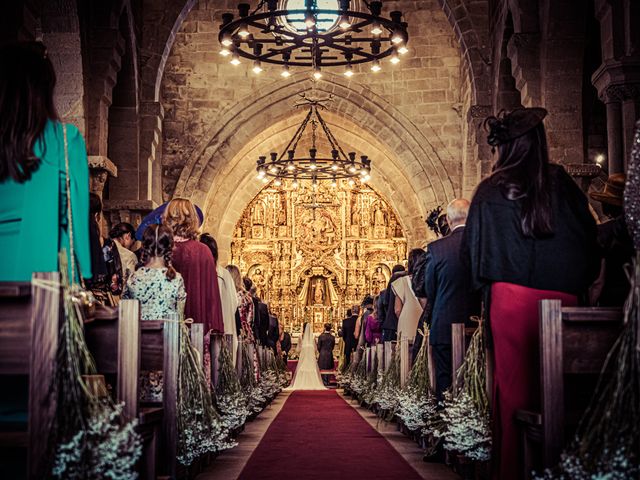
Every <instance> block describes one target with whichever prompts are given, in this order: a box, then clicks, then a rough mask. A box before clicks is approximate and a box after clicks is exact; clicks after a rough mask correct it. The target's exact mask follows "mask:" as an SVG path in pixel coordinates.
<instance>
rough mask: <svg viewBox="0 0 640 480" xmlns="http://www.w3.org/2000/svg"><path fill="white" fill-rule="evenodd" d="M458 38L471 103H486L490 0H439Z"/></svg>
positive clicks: (489, 87)
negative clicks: (467, 76) (468, 79)
mask: <svg viewBox="0 0 640 480" xmlns="http://www.w3.org/2000/svg"><path fill="white" fill-rule="evenodd" d="M438 2H439V3H440V6H441V7H442V10H443V11H444V14H445V15H446V17H447V20H449V23H450V24H451V28H452V29H453V32H454V34H455V36H456V38H457V39H458V43H459V44H460V50H461V53H462V58H463V59H464V62H465V66H466V69H467V71H468V74H469V78H470V84H471V85H470V86H471V93H472V104H475V105H486V104H488V103H489V100H490V99H489V95H490V90H491V86H490V84H489V75H488V73H489V68H490V65H491V61H490V54H489V29H488V18H489V2H488V1H484V2H468V1H467V0H438Z"/></svg>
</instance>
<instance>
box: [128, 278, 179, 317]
mask: <svg viewBox="0 0 640 480" xmlns="http://www.w3.org/2000/svg"><path fill="white" fill-rule="evenodd" d="M122 298H131V299H134V300H138V301H139V302H140V310H141V316H142V320H159V319H163V318H168V316H169V315H170V314H176V313H178V303H179V302H184V301H185V300H186V298H187V294H186V291H185V289H184V281H183V280H182V276H181V275H180V274H179V273H176V278H174V279H173V280H169V279H168V278H167V269H166V268H147V267H141V268H139V269H138V270H136V271H135V272H134V273H133V274H132V275H131V277H129V280H128V282H127V285H126V287H125V290H124V293H123V294H122Z"/></svg>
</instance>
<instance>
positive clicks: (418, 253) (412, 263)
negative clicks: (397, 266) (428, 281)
mask: <svg viewBox="0 0 640 480" xmlns="http://www.w3.org/2000/svg"><path fill="white" fill-rule="evenodd" d="M424 255H426V252H425V251H424V250H423V249H421V248H413V249H411V251H410V252H409V258H408V260H407V271H408V272H409V275H413V274H414V273H415V271H414V270H415V267H416V264H417V263H418V260H420V257H422V256H424Z"/></svg>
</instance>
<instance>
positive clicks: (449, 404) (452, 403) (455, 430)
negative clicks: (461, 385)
mask: <svg viewBox="0 0 640 480" xmlns="http://www.w3.org/2000/svg"><path fill="white" fill-rule="evenodd" d="M440 417H441V419H442V421H443V423H444V425H446V429H445V430H444V431H443V432H438V431H437V430H436V431H434V432H433V433H434V435H435V436H436V437H440V436H441V437H443V438H444V448H445V449H446V450H449V451H452V452H456V453H459V454H462V455H464V456H465V457H467V458H469V459H470V460H475V461H478V462H485V461H488V460H489V459H490V458H491V430H490V427H489V421H490V420H489V415H488V412H487V413H485V414H483V413H482V412H480V411H479V410H478V408H477V406H476V403H475V401H474V400H473V399H472V398H471V396H470V395H469V393H468V392H466V391H463V392H462V393H460V394H459V395H457V396H456V397H453V396H452V395H451V393H450V392H447V393H446V394H445V401H444V409H443V410H441V411H440Z"/></svg>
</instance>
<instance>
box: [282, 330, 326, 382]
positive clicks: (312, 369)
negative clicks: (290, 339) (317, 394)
mask: <svg viewBox="0 0 640 480" xmlns="http://www.w3.org/2000/svg"><path fill="white" fill-rule="evenodd" d="M299 345H300V346H299V347H298V350H299V351H300V358H299V359H298V366H297V367H296V373H295V377H294V378H293V384H292V385H291V386H290V387H289V388H287V390H325V389H326V387H325V386H324V384H323V383H322V377H321V376H320V369H319V368H318V361H317V360H316V342H315V341H314V339H313V332H312V331H311V324H310V323H307V324H306V325H305V327H304V333H303V334H302V340H301V341H300V344H299Z"/></svg>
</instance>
